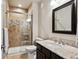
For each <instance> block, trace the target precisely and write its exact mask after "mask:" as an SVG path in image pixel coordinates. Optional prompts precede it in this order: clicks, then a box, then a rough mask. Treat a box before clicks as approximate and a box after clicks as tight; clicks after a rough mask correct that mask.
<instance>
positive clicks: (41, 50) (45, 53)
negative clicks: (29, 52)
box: [37, 43, 64, 59]
mask: <svg viewBox="0 0 79 59" xmlns="http://www.w3.org/2000/svg"><path fill="white" fill-rule="evenodd" d="M37 59H64V58H63V57H60V56H59V55H57V54H55V53H54V52H52V51H50V50H48V49H47V48H45V47H43V46H42V45H40V44H38V43H37Z"/></svg>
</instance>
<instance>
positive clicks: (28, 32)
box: [7, 11, 32, 47]
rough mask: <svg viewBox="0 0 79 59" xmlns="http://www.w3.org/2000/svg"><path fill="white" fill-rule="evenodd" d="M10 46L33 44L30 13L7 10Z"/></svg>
mask: <svg viewBox="0 0 79 59" xmlns="http://www.w3.org/2000/svg"><path fill="white" fill-rule="evenodd" d="M7 28H8V36H9V47H18V46H24V45H31V44H32V17H31V15H30V17H28V14H27V13H26V14H23V13H17V12H12V11H8V12H7Z"/></svg>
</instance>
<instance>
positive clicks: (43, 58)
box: [37, 50, 45, 59]
mask: <svg viewBox="0 0 79 59" xmlns="http://www.w3.org/2000/svg"><path fill="white" fill-rule="evenodd" d="M37 59H45V55H44V54H43V53H42V52H40V51H39V50H37Z"/></svg>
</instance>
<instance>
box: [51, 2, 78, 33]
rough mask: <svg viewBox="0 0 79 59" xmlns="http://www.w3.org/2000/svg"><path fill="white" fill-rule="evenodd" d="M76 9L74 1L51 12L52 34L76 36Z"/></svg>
mask: <svg viewBox="0 0 79 59" xmlns="http://www.w3.org/2000/svg"><path fill="white" fill-rule="evenodd" d="M76 16H77V15H76V7H75V4H74V1H70V2H68V3H66V4H64V5H61V6H59V7H58V8H55V9H54V10H53V14H52V19H53V29H52V30H53V32H54V33H65V34H76V26H77V25H76V24H77V22H76V21H77V17H76Z"/></svg>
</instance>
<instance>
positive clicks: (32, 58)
mask: <svg viewBox="0 0 79 59" xmlns="http://www.w3.org/2000/svg"><path fill="white" fill-rule="evenodd" d="M25 49H26V51H27V53H28V57H27V58H28V59H36V46H34V45H30V46H27V47H26V48H25Z"/></svg>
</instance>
